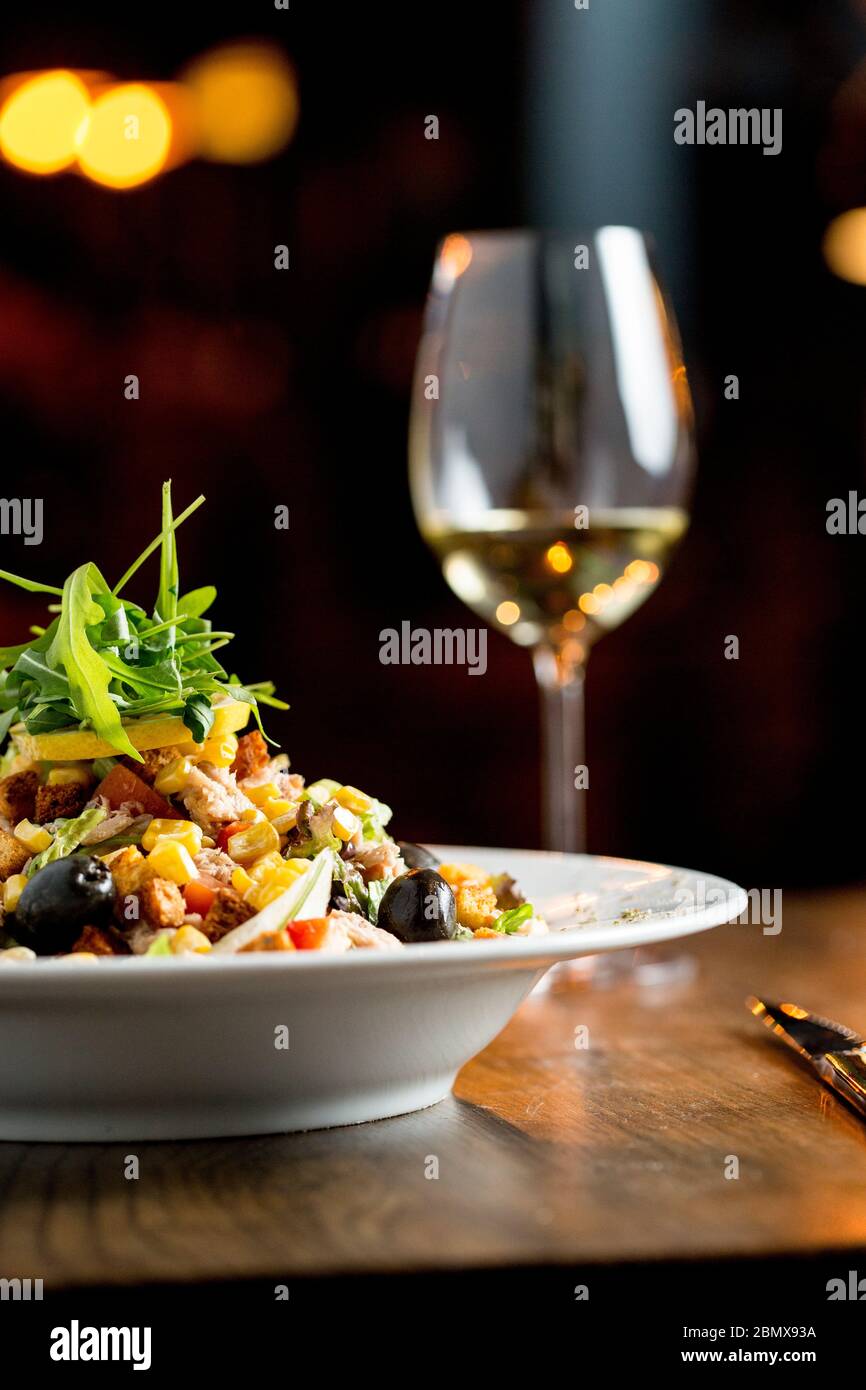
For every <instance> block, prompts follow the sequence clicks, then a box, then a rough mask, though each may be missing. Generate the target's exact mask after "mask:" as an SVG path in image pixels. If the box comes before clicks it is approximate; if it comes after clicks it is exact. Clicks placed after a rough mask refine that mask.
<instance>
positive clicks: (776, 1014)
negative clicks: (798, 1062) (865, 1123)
mask: <svg viewBox="0 0 866 1390" xmlns="http://www.w3.org/2000/svg"><path fill="white" fill-rule="evenodd" d="M746 1007H747V1008H748V1009H750V1010H751V1012H752V1013H753V1014H754V1015H755V1017H756V1018H759V1019H760V1020H761V1022H762V1023H763V1024H764V1026H765V1027H766V1028H769V1029H770V1030H771V1032H773V1033H775V1034H777V1036H778V1037H780V1038H781V1039H782V1040H783V1042H786V1043H787V1044H788V1046H789V1047H792V1048H793V1049H794V1051H795V1052H799V1054H800V1056H801V1057H805V1058H806V1060H807V1062H809V1064H810V1065H811V1066H812V1067H813V1068H814V1070H815V1071H816V1072H817V1073H818V1075H819V1076H820V1078H821V1080H822V1081H823V1082H824V1084H825V1085H826V1086H829V1087H830V1088H831V1090H833V1091H835V1092H836V1093H837V1095H840V1096H842V1098H843V1100H846V1101H848V1103H849V1105H853V1107H854V1109H855V1110H857V1111H858V1112H859V1113H860V1114H861V1115H863V1116H866V1042H864V1040H863V1038H861V1037H858V1035H857V1034H856V1033H854V1032H852V1030H851V1029H850V1028H844V1027H843V1026H842V1024H841V1023H834V1022H833V1021H832V1019H829V1018H819V1017H818V1015H817V1014H810V1013H807V1012H806V1010H805V1009H801V1008H800V1007H799V1006H798V1005H797V1004H771V1003H770V1002H769V1001H768V1000H766V999H756V998H755V997H754V996H751V997H750V998H749V999H747V1000H746Z"/></svg>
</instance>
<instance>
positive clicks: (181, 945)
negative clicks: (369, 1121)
mask: <svg viewBox="0 0 866 1390" xmlns="http://www.w3.org/2000/svg"><path fill="white" fill-rule="evenodd" d="M170 944H171V952H172V955H174V956H186V955H189V954H190V953H192V954H194V955H204V953H205V952H206V951H209V950H210V942H209V941H208V939H207V937H206V936H205V934H204V932H203V931H199V929H198V927H190V926H184V927H178V929H177V931H176V932H175V934H174V936H173V937H172V938H171V943H170Z"/></svg>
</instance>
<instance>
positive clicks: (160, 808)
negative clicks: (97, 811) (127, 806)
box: [95, 763, 181, 820]
mask: <svg viewBox="0 0 866 1390" xmlns="http://www.w3.org/2000/svg"><path fill="white" fill-rule="evenodd" d="M95 794H96V795H97V796H104V797H105V799H106V801H107V802H108V804H109V806H110V807H111V808H112V810H116V809H117V807H118V806H122V805H123V803H124V801H137V802H139V804H140V805H141V808H142V810H143V811H145V812H146V814H147V815H149V816H159V817H161V818H162V819H163V820H179V819H181V814H180V811H176V810H175V809H174V807H173V806H172V805H171V804H170V803H169V802H168V801H166V799H165V797H164V796H160V795H159V792H155V791H154V790H153V787H149V786H148V785H147V783H146V782H145V781H143V780H142V778H141V777H139V776H137V774H136V773H134V772H131V771H130V769H129V768H128V767H124V766H123V763H115V765H114V767H113V768H112V769H111V771H110V772H109V773H108V774H107V776H105V777H103V779H102V781H101V782H100V784H99V786H98V787H97V788H96V793H95Z"/></svg>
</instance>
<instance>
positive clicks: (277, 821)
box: [271, 806, 298, 835]
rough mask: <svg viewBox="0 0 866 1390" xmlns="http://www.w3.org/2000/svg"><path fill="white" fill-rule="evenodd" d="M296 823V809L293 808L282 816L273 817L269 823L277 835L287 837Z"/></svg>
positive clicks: (295, 807)
mask: <svg viewBox="0 0 866 1390" xmlns="http://www.w3.org/2000/svg"><path fill="white" fill-rule="evenodd" d="M297 823H298V808H297V806H293V807H292V808H291V810H290V811H287V812H286V814H285V815H284V816H275V817H274V819H273V820H272V821H271V825H272V826H273V827H274V829H275V830H276V832H277V834H278V835H288V833H289V831H290V830H294V828H295V826H296V825H297Z"/></svg>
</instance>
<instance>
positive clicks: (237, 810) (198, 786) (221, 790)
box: [180, 763, 253, 837]
mask: <svg viewBox="0 0 866 1390" xmlns="http://www.w3.org/2000/svg"><path fill="white" fill-rule="evenodd" d="M180 800H181V801H182V802H183V804H184V806H185V807H186V809H187V812H188V814H189V816H190V819H191V820H194V821H195V823H196V825H200V826H201V828H202V830H203V831H204V832H205V834H206V835H212V836H214V837H216V836H217V835H218V834H219V831H220V828H221V827H222V826H223V825H228V823H229V821H233V820H237V819H238V817H239V816H240V814H241V812H242V811H249V810H251V809H252V805H253V803H252V802H251V801H250V799H249V797H248V796H245V795H244V793H243V792H242V791H241V790H240V788H239V787H238V784H237V781H236V779H235V775H234V773H233V772H229V771H228V769H227V768H224V767H214V765H213V763H199V764H198V765H197V766H196V767H193V768H192V769H191V770H190V774H189V778H188V779H187V783H186V786H185V787H184V789H183V791H182V792H181V793H180Z"/></svg>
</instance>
